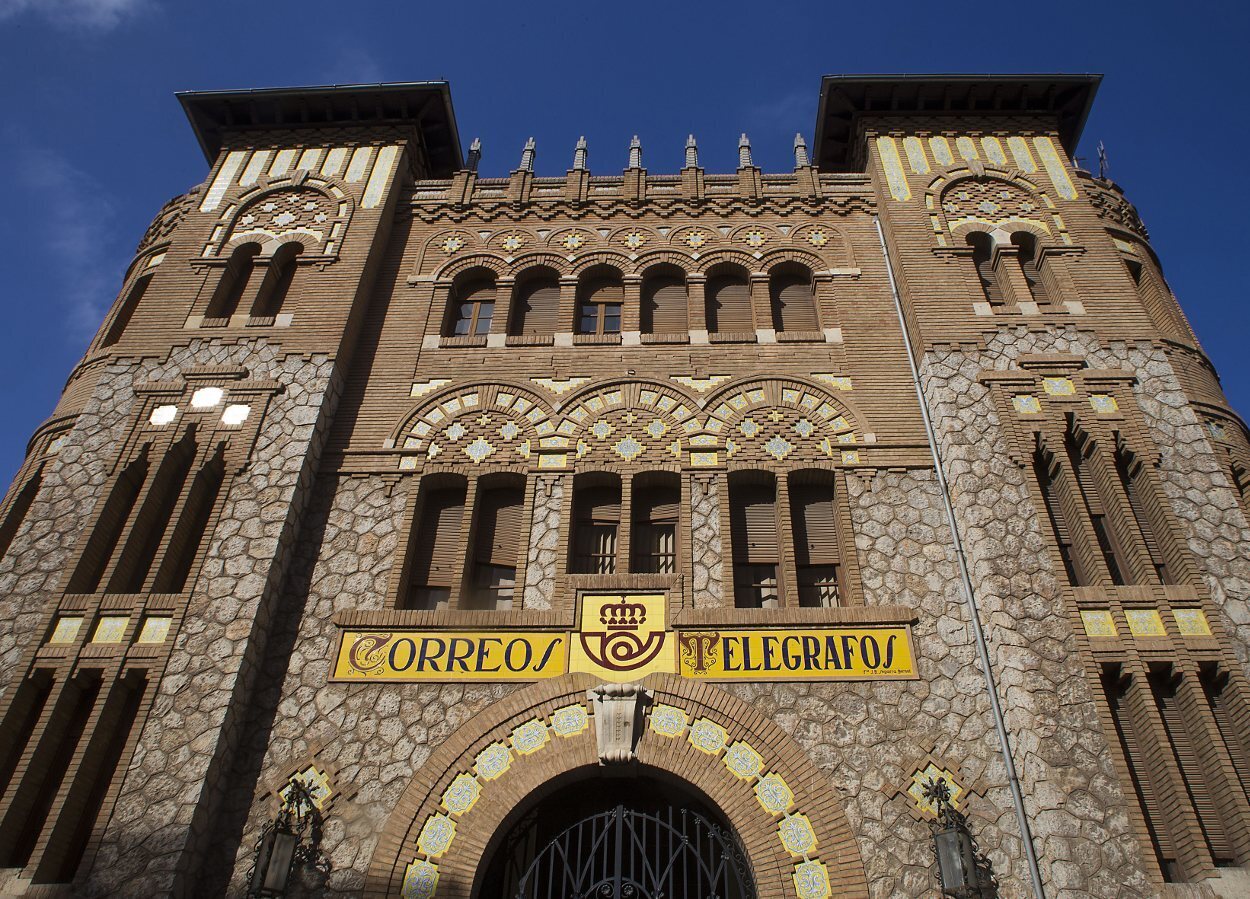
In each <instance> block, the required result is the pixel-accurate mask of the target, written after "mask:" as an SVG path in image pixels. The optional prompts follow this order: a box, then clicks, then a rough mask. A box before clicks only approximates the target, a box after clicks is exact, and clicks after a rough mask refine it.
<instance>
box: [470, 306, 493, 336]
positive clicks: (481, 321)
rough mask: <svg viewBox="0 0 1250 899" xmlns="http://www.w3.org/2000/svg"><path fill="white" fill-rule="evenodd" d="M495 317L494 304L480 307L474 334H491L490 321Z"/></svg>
mask: <svg viewBox="0 0 1250 899" xmlns="http://www.w3.org/2000/svg"><path fill="white" fill-rule="evenodd" d="M494 315H495V304H494V303H482V304H481V305H480V306H478V309H477V328H476V329H475V330H474V332H473V333H475V334H489V333H490V320H491V319H492V318H493V317H494Z"/></svg>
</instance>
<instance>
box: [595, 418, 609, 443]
mask: <svg viewBox="0 0 1250 899" xmlns="http://www.w3.org/2000/svg"><path fill="white" fill-rule="evenodd" d="M590 436H591V437H594V438H595V439H597V440H607V439H608V438H609V437H610V436H612V425H611V424H609V423H608V422H606V421H604V420H603V419H602V418H601V419H599V420H598V421H597V422H595V423H594V424H593V425H591V426H590Z"/></svg>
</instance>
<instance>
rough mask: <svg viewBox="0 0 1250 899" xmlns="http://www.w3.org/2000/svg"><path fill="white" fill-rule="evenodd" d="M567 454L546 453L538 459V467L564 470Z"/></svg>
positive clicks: (566, 463)
mask: <svg viewBox="0 0 1250 899" xmlns="http://www.w3.org/2000/svg"><path fill="white" fill-rule="evenodd" d="M568 459H569V456H568V453H548V454H546V455H543V456H539V457H538V467H539V468H543V469H552V468H564V467H566V466H567V465H568Z"/></svg>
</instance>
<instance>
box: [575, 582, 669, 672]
mask: <svg viewBox="0 0 1250 899" xmlns="http://www.w3.org/2000/svg"><path fill="white" fill-rule="evenodd" d="M613 600H615V597H612V599H608V600H605V601H603V602H602V604H601V605H600V607H599V615H598V618H599V623H600V624H601V625H602V626H603V629H602V630H588V629H587V628H586V627H585V626H584V625H583V627H582V631H581V633H580V634H579V636H580V637H581V642H582V649H583V650H585V652H586V655H587V656H588V657H589V658H590V659H591V661H593V662H594V663H595V664H596V665H600V666H602V667H603V668H606V669H608V670H609V671H633V670H634V669H635V668H641V667H643V666H644V665H646V664H647V663H648V662H650V661H651V660H652V659H654V658H655V657H656V656H657V655H659V653H660V650H661V649H662V648H663V647H664V640H665V639H666V637H667V634H665V633H664V623H663V622H662V621H660V622H652V623H651V625H650V627H648V622H647V607H646V606H645V605H644V604H643V603H640V602H630V599H629V597H626V596H622V597H621V598H620V601H619V602H616V601H613ZM587 601H590V598H589V597H587ZM590 617H591V616H590V615H587V616H586V618H587V619H589V618H590Z"/></svg>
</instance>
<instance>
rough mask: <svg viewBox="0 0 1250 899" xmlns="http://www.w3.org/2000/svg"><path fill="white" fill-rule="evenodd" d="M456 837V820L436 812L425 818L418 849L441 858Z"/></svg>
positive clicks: (419, 836)
mask: <svg viewBox="0 0 1250 899" xmlns="http://www.w3.org/2000/svg"><path fill="white" fill-rule="evenodd" d="M455 838H456V822H455V821H453V820H451V818H448V817H447V816H446V815H444V814H442V813H441V812H435V813H434V814H433V815H430V817H428V818H426V819H425V824H423V825H422V826H421V833H420V835H418V837H417V849H418V850H420V851H421V853H422V854H423V855H426V856H429V857H430V858H439V857H441V856H442V854H443V853H444V852H446V851H447V850H448V849H450V848H451V843H452V840H454V839H455Z"/></svg>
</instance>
